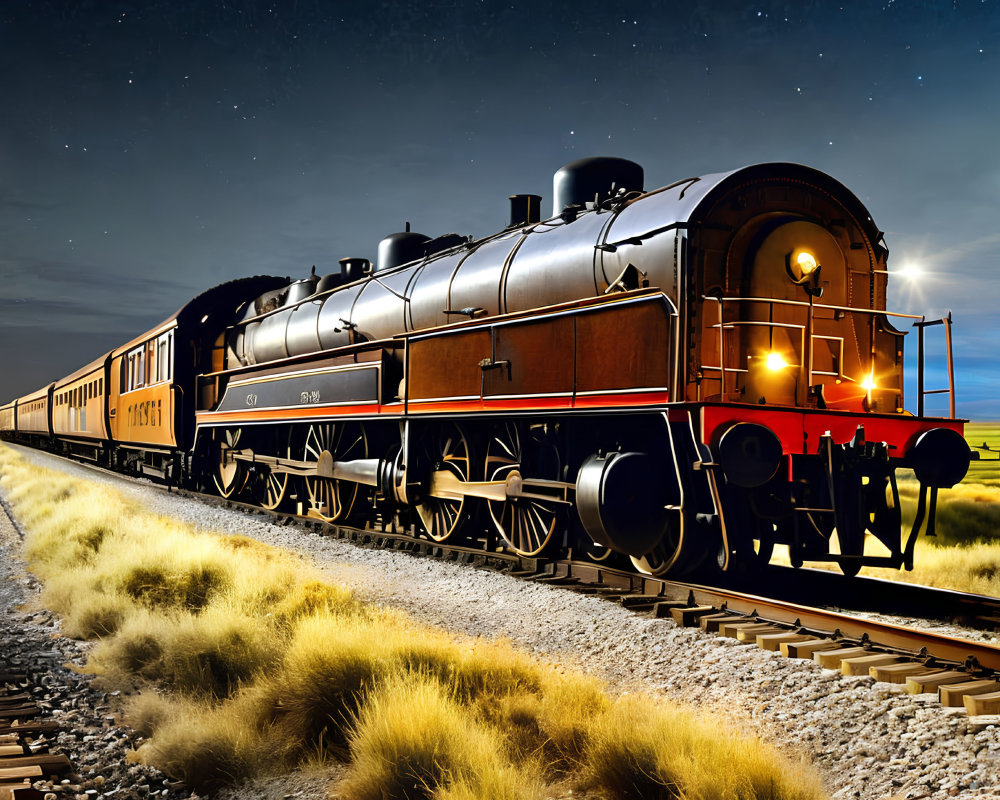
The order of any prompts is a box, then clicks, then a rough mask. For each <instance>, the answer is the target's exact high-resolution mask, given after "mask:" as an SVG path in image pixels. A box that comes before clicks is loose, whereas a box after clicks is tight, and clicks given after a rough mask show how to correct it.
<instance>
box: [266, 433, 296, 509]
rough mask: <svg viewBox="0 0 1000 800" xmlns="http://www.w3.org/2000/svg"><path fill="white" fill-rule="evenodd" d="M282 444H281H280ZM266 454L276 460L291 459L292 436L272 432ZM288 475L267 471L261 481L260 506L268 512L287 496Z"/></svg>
mask: <svg viewBox="0 0 1000 800" xmlns="http://www.w3.org/2000/svg"><path fill="white" fill-rule="evenodd" d="M282 442H283V444H282ZM268 445H269V446H268V448H267V452H268V453H273V454H274V455H275V456H277V457H278V458H287V459H289V460H290V459H291V458H292V436H291V433H284V434H282V432H280V431H273V432H270V433H269V441H268ZM288 485H289V480H288V473H287V472H275V471H274V470H268V471H267V474H266V475H265V476H264V479H263V486H262V487H261V497H260V504H261V506H263V507H264V508H266V509H268V510H269V511H274V510H275V509H276V508H278V507H279V506H280V505H281V504H282V503H283V502H284V501H285V498H286V497H287V496H288Z"/></svg>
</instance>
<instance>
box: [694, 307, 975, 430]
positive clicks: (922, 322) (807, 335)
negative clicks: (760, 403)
mask: <svg viewBox="0 0 1000 800" xmlns="http://www.w3.org/2000/svg"><path fill="white" fill-rule="evenodd" d="M701 299H702V300H705V301H707V300H712V301H714V302H716V303H718V308H719V321H718V323H717V324H715V325H711V326H709V327H711V328H718V329H719V366H718V367H713V366H711V365H702V367H701V368H702V369H718V370H719V372H720V390H719V395H720V397H721V398H722V400H723V402H724V401H725V397H726V365H725V354H726V345H725V331H726V329H727V328H736V327H742V326H748V327H749V326H763V327H770V328H798V329H801V330H802V331H803V340H804V341H803V343H802V348H803V360H804V361H805V362H806V369H807V374H806V375H805V385H806V387H809V386H810V385H811V384H812V379H813V375H814V371H813V368H812V312H813V311H815V310H817V309H820V310H824V311H842V312H844V313H849V314H869V315H872V316H886V317H898V318H901V319H911V320H914V322H913V327H915V328H917V332H918V336H917V416H920V417H922V416H923V415H924V397H925V396H926V395H929V394H946V393H947V394H948V395H949V413H950V417H951V418H952V419H954V418H955V363H954V357H953V347H952V336H951V326H952V317H951V312H950V311H949V312H948V316H947V317H944V318H942V319H935V320H928V319H927V318H926V317H925V316H924V315H922V314H904V313H902V312H899V311H889V310H887V309H881V308H855V307H853V306H834V305H825V304H822V303H816V302H814V301H813V298H811V297H810V299H809V301H803V300H782V299H778V298H774V297H725V296H721V295H702V298H701ZM726 303H762V304H766V305H768V306H770V307H773V306H776V305H779V306H795V307H798V308H806V309H808V311H809V316H808V322H807V324H806V325H805V326H803V325H800V324H794V323H782V322H775V321H773V320H734V321H732V322H728V323H727V322H726V321H725V315H724V307H725V304H726ZM931 325H944V326H945V349H946V357H947V362H948V388H947V389H926V390H925V389H924V369H925V360H924V328H926V327H928V326H931ZM819 338H824V339H826V338H831V337H826V336H821V337H819ZM834 338H835V337H834ZM807 342H808V344H807ZM807 351H808V352H807ZM872 356H873V357H874V352H873V353H872ZM802 366H803V365H801V364H800V365H799V369H800V370H801V369H802ZM730 371H735V372H744V371H745V370H741V369H739V368H737V367H733V368H730ZM800 380H801V379H800ZM851 380H854V379H851Z"/></svg>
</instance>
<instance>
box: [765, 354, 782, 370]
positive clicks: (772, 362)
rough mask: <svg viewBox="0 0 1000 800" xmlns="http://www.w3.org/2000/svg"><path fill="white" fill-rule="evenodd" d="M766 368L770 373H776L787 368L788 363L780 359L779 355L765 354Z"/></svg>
mask: <svg viewBox="0 0 1000 800" xmlns="http://www.w3.org/2000/svg"><path fill="white" fill-rule="evenodd" d="M765 363H766V364H767V368H768V369H769V370H771V371H772V372H778V371H779V370H782V369H784V368H785V367H787V366H788V363H787V362H786V361H785V359H783V358H782V357H781V353H768V354H767V361H766V362H765Z"/></svg>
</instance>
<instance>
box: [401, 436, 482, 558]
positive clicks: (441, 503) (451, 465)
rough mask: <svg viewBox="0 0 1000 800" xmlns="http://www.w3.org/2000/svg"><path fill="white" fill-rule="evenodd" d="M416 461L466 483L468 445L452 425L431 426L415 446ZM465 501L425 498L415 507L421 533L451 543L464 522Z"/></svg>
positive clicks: (468, 460) (437, 540) (467, 474)
mask: <svg viewBox="0 0 1000 800" xmlns="http://www.w3.org/2000/svg"><path fill="white" fill-rule="evenodd" d="M414 447H416V449H417V453H418V455H419V457H420V458H421V459H422V460H423V461H424V462H426V463H429V464H433V465H436V466H435V468H436V469H446V470H448V471H449V472H451V473H452V474H453V475H455V476H456V477H457V478H459V479H460V480H463V481H467V480H469V463H470V459H469V442H468V440H467V439H466V437H465V434H464V433H463V432H462V429H461V428H459V427H458V426H457V425H455V424H454V423H451V422H449V423H443V424H440V425H434V426H431V427H429V428H427V429H426V430H424V432H423V433H422V434H421V436H420V437H419V439H418V441H417V442H415V443H414ZM465 503H466V499H465V498H464V497H462V498H461V499H458V500H455V499H445V498H441V497H425V498H424V499H423V500H422V501H421V502H420V503H419V504H418V505H417V515H418V516H419V517H420V521H421V523H422V524H423V528H424V532H425V533H426V534H427V535H428V536H429V537H430V538H431V539H433V540H434V541H436V542H443V541H445V540H446V539H450V538H451V537H452V536H454V535H455V534H456V532H457V531H458V530H459V529H460V527H461V523H462V521H463V519H464V511H465Z"/></svg>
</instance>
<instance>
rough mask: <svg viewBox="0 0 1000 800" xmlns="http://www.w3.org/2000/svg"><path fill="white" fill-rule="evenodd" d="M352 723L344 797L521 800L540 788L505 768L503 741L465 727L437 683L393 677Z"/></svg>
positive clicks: (463, 716)
mask: <svg viewBox="0 0 1000 800" xmlns="http://www.w3.org/2000/svg"><path fill="white" fill-rule="evenodd" d="M365 700H366V702H365V703H364V706H363V707H362V709H361V711H360V712H359V713H358V715H357V718H356V720H355V722H354V725H353V728H352V732H351V737H350V749H351V753H352V756H353V759H352V763H351V767H350V772H349V774H348V777H347V779H346V780H345V782H344V784H343V785H342V786H341V792H342V794H344V795H346V796H347V797H351V798H355V800H416V798H426V800H431V798H440V797H476V798H486V797H489V798H497V800H508V799H509V800H527V798H533V797H538V796H539V787H538V786H537V784H536V782H535V781H534V780H533V779H532V778H531V773H530V772H529V771H527V770H522V769H518V768H516V767H514V766H512V765H511V764H510V763H509V758H508V757H507V756H506V749H507V746H506V741H505V737H504V736H503V735H502V734H501V733H499V732H498V731H497V730H495V729H493V728H491V727H490V726H488V725H484V724H481V723H478V724H477V723H476V722H475V721H470V720H469V719H468V714H467V713H466V709H465V707H464V704H463V703H462V702H461V700H459V699H458V698H457V697H455V695H454V693H453V692H452V691H449V690H448V689H446V688H445V687H444V686H443V685H442V684H441V683H440V681H439V680H437V679H436V678H434V677H431V676H429V675H425V674H420V673H413V672H408V673H397V674H395V675H391V676H390V677H389V678H388V679H387V680H385V681H383V682H381V683H380V684H379V686H377V687H376V688H373V689H372V690H371V691H370V692H368V694H367V695H366V698H365Z"/></svg>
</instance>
